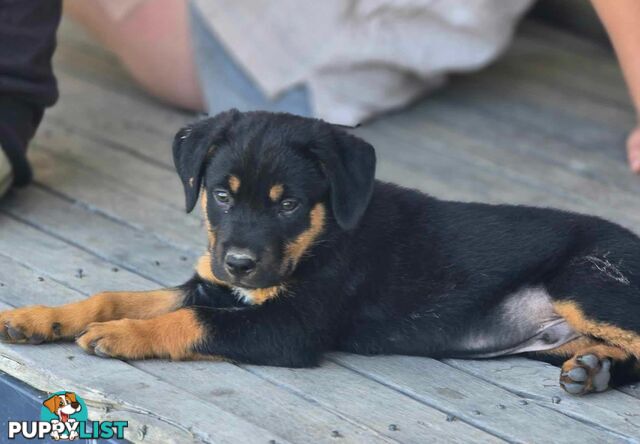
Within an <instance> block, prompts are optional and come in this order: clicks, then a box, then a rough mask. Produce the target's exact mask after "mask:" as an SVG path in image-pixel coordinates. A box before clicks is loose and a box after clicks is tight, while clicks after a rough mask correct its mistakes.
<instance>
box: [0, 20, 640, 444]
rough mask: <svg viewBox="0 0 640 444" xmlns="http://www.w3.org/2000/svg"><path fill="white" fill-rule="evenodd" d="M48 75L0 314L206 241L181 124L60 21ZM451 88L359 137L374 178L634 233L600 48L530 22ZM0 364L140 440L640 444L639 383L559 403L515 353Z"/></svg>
mask: <svg viewBox="0 0 640 444" xmlns="http://www.w3.org/2000/svg"><path fill="white" fill-rule="evenodd" d="M56 71H57V74H58V77H59V82H60V87H61V100H60V102H59V104H58V105H57V106H56V107H54V108H53V109H51V110H50V111H49V112H48V113H47V116H46V118H45V121H44V123H43V124H42V127H41V129H40V131H39V134H38V136H37V138H36V140H35V142H34V144H33V146H32V150H31V153H30V154H31V156H30V157H31V159H32V161H33V164H34V167H35V171H36V182H35V184H34V185H33V186H30V187H28V188H26V189H22V190H16V191H14V192H13V193H12V194H11V195H10V196H9V197H8V198H7V199H6V200H4V201H3V202H2V204H1V205H0V309H4V308H9V307H11V306H20V305H25V304H34V303H44V304H59V303H63V302H66V301H71V300H75V299H79V298H84V297H86V296H88V295H90V294H92V293H94V292H97V291H101V290H105V289H113V290H122V289H126V290H133V289H152V288H156V287H159V286H169V285H174V284H178V283H181V282H183V281H184V280H185V279H186V278H188V277H189V276H190V274H191V272H192V263H193V261H194V259H195V257H196V256H198V255H199V254H200V253H201V252H202V250H203V247H204V241H205V234H204V232H203V229H202V224H201V221H200V219H199V216H198V215H189V216H187V215H185V214H184V212H183V208H182V205H183V196H182V191H181V187H180V184H179V181H178V179H177V176H176V175H175V173H174V171H173V166H172V161H171V154H170V141H171V138H172V136H173V134H174V132H175V131H176V129H177V128H179V127H180V126H181V125H182V124H183V123H185V122H187V121H189V120H191V119H193V116H190V115H187V114H184V113H180V112H176V111H175V110H172V109H169V108H167V107H164V106H162V105H160V104H158V103H156V102H155V101H153V100H151V99H149V98H148V97H147V96H145V94H143V93H142V92H141V91H140V90H139V89H138V88H137V87H136V86H135V85H134V84H133V83H132V82H131V81H130V79H129V78H128V77H127V75H126V74H125V73H124V71H123V70H122V68H121V67H120V66H119V65H118V63H117V62H116V61H115V59H114V57H113V56H112V55H110V54H108V53H106V52H104V51H103V50H101V49H99V48H98V47H97V46H96V45H95V44H94V43H93V42H91V41H90V40H89V39H87V38H86V37H85V36H84V35H83V34H82V33H81V32H79V31H78V30H77V29H76V28H74V27H73V26H71V25H69V24H68V23H65V24H64V25H63V29H62V32H61V36H60V44H59V49H58V51H57V55H56ZM451 86H452V87H450V88H447V89H446V90H443V91H441V92H439V93H437V94H436V95H434V96H432V97H430V98H428V99H427V100H425V101H423V102H421V103H419V104H418V105H416V106H415V107H413V108H412V109H410V110H407V111H404V112H401V113H397V114H394V115H390V116H387V117H384V118H381V119H379V120H377V121H375V122H373V123H371V124H368V125H366V126H365V127H364V128H361V129H359V130H358V132H359V133H360V134H362V135H363V136H364V137H366V138H367V139H368V140H370V141H371V142H372V143H373V144H374V146H376V148H377V151H378V155H379V158H380V168H379V177H381V178H383V179H388V180H393V181H395V182H398V183H401V184H404V185H408V186H412V187H417V188H419V189H422V190H424V191H426V192H428V193H431V194H433V195H436V196H439V197H442V198H450V199H459V200H479V201H487V202H512V203H524V204H535V205H539V206H555V207H560V208H566V209H571V210H576V211H580V212H588V213H594V214H598V215H601V216H605V217H608V218H610V219H613V220H615V221H617V222H619V223H621V224H622V225H625V226H627V227H629V228H631V229H632V230H635V231H636V232H639V228H638V227H640V224H639V223H640V178H638V177H634V176H632V175H631V174H630V173H629V172H628V169H627V166H626V161H625V154H624V149H623V142H624V138H625V132H626V131H627V130H628V129H630V128H631V127H632V125H633V123H634V121H635V117H634V113H633V110H632V107H631V105H630V103H629V101H628V99H627V95H626V91H625V88H624V85H623V83H622V80H621V76H620V73H619V71H618V69H617V67H616V64H615V61H614V59H613V58H612V55H611V54H610V53H609V52H607V51H606V50H604V49H601V48H599V47H597V46H594V45H591V44H590V43H587V42H585V41H582V40H579V39H576V38H573V37H570V36H568V35H565V34H563V33H561V32H558V31H554V30H552V29H549V28H544V27H541V26H540V25H533V24H527V25H525V26H524V27H523V29H522V30H521V32H520V35H519V37H518V39H517V41H516V44H515V45H514V46H513V47H512V49H511V50H510V51H509V52H508V55H507V56H506V57H505V58H504V59H503V60H502V61H501V62H499V63H498V64H496V65H495V66H493V67H491V68H490V69H487V70H486V71H483V72H482V73H480V74H476V75H472V76H468V77H464V78H459V79H456V80H454V81H453V82H452V84H451ZM603 297H606V295H603ZM0 370H2V371H5V372H7V373H9V374H11V375H14V376H15V377H17V378H19V379H21V380H23V381H26V382H28V383H29V384H30V385H32V386H34V387H36V388H38V389H41V390H48V391H56V390H61V389H65V390H74V391H77V392H78V393H79V394H81V396H83V397H84V398H85V400H86V401H87V403H88V404H89V409H90V416H91V417H92V418H93V419H114V420H129V421H130V428H129V429H128V435H127V437H128V439H130V440H131V441H135V442H145V443H146V442H158V443H165V442H176V443H184V442H231V443H253V442H256V443H262V444H267V443H268V442H271V440H274V441H275V442H277V443H285V442H291V443H323V442H330V443H378V442H380V443H381V442H385V443H389V442H402V443H425V442H447V443H448V442H459V443H467V442H487V443H488V442H492V443H493V442H502V441H508V442H539V443H547V442H562V443H571V442H580V443H605V442H640V387H633V386H629V387H625V388H622V389H620V390H611V391H608V392H606V393H603V394H598V395H592V396H587V397H572V396H569V395H567V394H565V393H564V392H563V391H562V390H561V389H560V388H559V386H558V383H557V380H558V376H559V371H558V369H557V368H555V367H552V366H550V365H547V364H543V363H540V362H534V361H529V360H526V359H524V358H510V359H502V360H488V361H462V360H442V361H438V360H433V359H423V358H413V357H401V356H387V357H375V358H368V357H361V356H353V355H346V354H331V355H329V356H328V357H327V360H326V362H324V364H323V365H322V367H320V368H317V369H311V370H291V369H284V368H269V367H255V366H244V365H232V364H228V363H210V362H180V363H172V362H165V361H146V362H122V361H118V360H104V359H100V358H97V357H94V356H88V355H86V354H84V353H83V352H82V351H81V350H80V349H79V348H77V347H76V346H75V345H72V344H51V345H41V346H11V345H6V344H1V345H0ZM34 419H35V418H34ZM2 439H3V438H0V441H1V440H2Z"/></svg>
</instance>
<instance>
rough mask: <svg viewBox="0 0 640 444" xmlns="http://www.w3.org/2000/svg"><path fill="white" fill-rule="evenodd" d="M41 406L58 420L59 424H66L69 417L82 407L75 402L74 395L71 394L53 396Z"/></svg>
mask: <svg viewBox="0 0 640 444" xmlns="http://www.w3.org/2000/svg"><path fill="white" fill-rule="evenodd" d="M42 404H43V405H44V406H45V407H46V408H48V409H49V410H50V411H51V413H53V414H54V415H56V416H57V417H58V418H60V422H68V421H69V417H70V416H71V415H73V414H74V413H78V412H79V411H80V410H82V406H81V405H80V403H79V402H78V401H77V400H76V394H75V393H71V392H66V393H64V394H61V395H53V396H51V397H50V398H48V399H47V400H46V401H45V402H43V403H42Z"/></svg>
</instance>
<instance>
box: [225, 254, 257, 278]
mask: <svg viewBox="0 0 640 444" xmlns="http://www.w3.org/2000/svg"><path fill="white" fill-rule="evenodd" d="M256 264H257V259H256V256H255V254H253V253H251V252H250V251H246V250H233V249H232V250H229V251H228V252H227V254H226V255H225V258H224V266H225V269H226V270H227V273H229V274H230V275H232V276H234V277H237V278H241V277H246V276H248V275H249V274H251V273H253V272H254V271H255V269H256Z"/></svg>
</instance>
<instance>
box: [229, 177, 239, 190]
mask: <svg viewBox="0 0 640 444" xmlns="http://www.w3.org/2000/svg"><path fill="white" fill-rule="evenodd" d="M229 188H230V189H231V191H233V192H234V193H237V192H238V190H239V189H240V179H239V178H238V176H229Z"/></svg>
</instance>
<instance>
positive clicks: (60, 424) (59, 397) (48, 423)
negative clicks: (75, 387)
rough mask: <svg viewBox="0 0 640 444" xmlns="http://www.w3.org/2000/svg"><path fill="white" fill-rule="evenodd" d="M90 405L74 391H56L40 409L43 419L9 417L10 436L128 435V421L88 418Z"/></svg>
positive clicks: (120, 436)
mask: <svg viewBox="0 0 640 444" xmlns="http://www.w3.org/2000/svg"><path fill="white" fill-rule="evenodd" d="M88 416H89V415H88V412H87V405H86V404H85V403H84V400H83V399H82V398H81V397H80V396H78V395H77V394H75V393H73V392H56V393H53V394H52V395H51V396H49V397H48V398H47V399H46V400H45V401H44V402H43V403H42V408H41V409H40V421H9V423H8V425H9V436H8V437H9V439H15V438H16V437H18V436H21V437H23V438H25V439H44V438H46V437H51V438H53V439H54V440H56V441H59V440H65V441H74V440H76V439H111V438H117V439H124V429H125V428H126V427H128V425H129V423H128V421H102V422H88Z"/></svg>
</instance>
